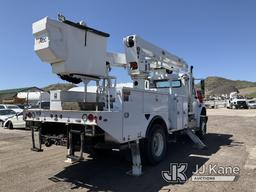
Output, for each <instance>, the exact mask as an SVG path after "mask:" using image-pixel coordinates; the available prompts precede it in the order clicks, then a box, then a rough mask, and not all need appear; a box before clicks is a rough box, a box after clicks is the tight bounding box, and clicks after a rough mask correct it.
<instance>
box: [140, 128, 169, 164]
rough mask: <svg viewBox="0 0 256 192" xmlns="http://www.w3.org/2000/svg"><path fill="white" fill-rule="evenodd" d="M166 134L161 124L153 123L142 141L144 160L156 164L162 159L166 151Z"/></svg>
mask: <svg viewBox="0 0 256 192" xmlns="http://www.w3.org/2000/svg"><path fill="white" fill-rule="evenodd" d="M166 138H167V136H166V131H165V129H164V127H163V126H162V125H161V124H153V125H152V127H151V128H150V130H149V134H148V137H147V138H146V139H145V142H144V143H143V152H144V155H143V156H144V158H145V160H146V162H148V163H149V164H151V165H156V164H158V163H159V162H160V161H162V160H163V159H164V157H165V155H166V152H167V139H166Z"/></svg>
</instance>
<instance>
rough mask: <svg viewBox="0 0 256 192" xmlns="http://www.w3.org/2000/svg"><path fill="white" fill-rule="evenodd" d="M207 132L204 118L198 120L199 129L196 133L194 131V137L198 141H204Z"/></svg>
mask: <svg viewBox="0 0 256 192" xmlns="http://www.w3.org/2000/svg"><path fill="white" fill-rule="evenodd" d="M206 132H207V122H206V120H204V118H200V128H199V130H198V131H196V135H197V136H198V137H199V138H200V139H204V138H205V135H206Z"/></svg>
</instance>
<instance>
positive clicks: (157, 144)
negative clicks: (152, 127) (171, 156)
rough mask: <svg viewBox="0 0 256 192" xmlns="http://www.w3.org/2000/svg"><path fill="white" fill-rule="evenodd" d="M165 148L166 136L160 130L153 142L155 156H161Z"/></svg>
mask: <svg viewBox="0 0 256 192" xmlns="http://www.w3.org/2000/svg"><path fill="white" fill-rule="evenodd" d="M163 149H164V138H163V135H162V134H161V133H159V132H157V133H155V135H154V137H153V142H152V152H153V154H154V155H155V156H157V157H159V156H161V154H162V152H163Z"/></svg>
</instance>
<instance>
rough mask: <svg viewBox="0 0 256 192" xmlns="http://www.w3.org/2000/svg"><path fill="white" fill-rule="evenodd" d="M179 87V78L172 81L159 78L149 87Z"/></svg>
mask: <svg viewBox="0 0 256 192" xmlns="http://www.w3.org/2000/svg"><path fill="white" fill-rule="evenodd" d="M179 87H181V81H180V80H173V81H166V80H164V81H163V80H159V81H154V84H153V86H152V87H151V88H179Z"/></svg>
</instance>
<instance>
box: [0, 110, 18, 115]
mask: <svg viewBox="0 0 256 192" xmlns="http://www.w3.org/2000/svg"><path fill="white" fill-rule="evenodd" d="M15 114H16V113H15V111H13V110H0V115H15Z"/></svg>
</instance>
